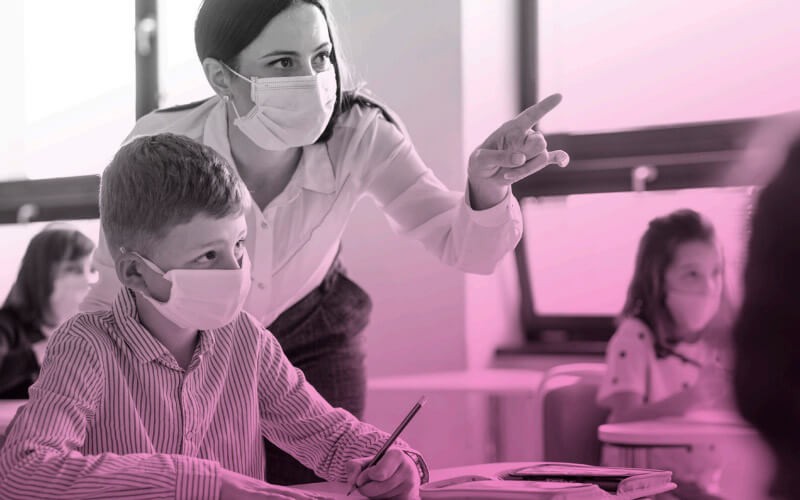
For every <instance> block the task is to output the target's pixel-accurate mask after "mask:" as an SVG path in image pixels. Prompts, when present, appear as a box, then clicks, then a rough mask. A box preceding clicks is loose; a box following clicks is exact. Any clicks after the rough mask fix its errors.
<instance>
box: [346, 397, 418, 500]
mask: <svg viewBox="0 0 800 500" xmlns="http://www.w3.org/2000/svg"><path fill="white" fill-rule="evenodd" d="M425 401H426V399H425V396H422V397H421V398H419V401H417V404H415V405H414V406H413V407H412V408H411V410H410V411H409V412H408V415H406V418H404V419H403V421H402V422H400V425H398V426H397V428H396V429H395V430H394V432H392V435H391V436H389V439H387V440H386V442H385V443H383V446H382V447H381V449H380V450H378V453H376V454H375V456H374V457H372V460H370V461H369V463H367V465H365V466H364V467H363V468H362V469H361V470H362V471H363V470H366V469H369V468H370V467H372V466H374V465H376V464H377V463H378V462H380V461H381V459H382V458H383V456H384V455H385V454H386V452H387V451H389V448H390V447H391V446H392V445H393V444H394V442H395V441H396V440H397V438H398V437H400V433H401V432H403V429H405V428H406V426H407V425H408V424H409V422H411V419H412V418H414V415H416V414H417V412H418V411H419V410H420V408H422V405H424V404H425ZM357 480H358V476H356V481H357ZM355 489H356V483H353V486H351V487H350V491H348V492H347V495H348V496H349V495H350V494H351V493H352V492H353V490H355Z"/></svg>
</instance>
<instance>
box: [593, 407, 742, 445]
mask: <svg viewBox="0 0 800 500" xmlns="http://www.w3.org/2000/svg"><path fill="white" fill-rule="evenodd" d="M597 434H598V436H599V437H600V440H601V441H603V442H605V443H613V444H622V445H633V446H668V445H679V444H692V443H696V442H698V441H705V440H714V439H719V438H732V437H753V436H757V435H758V433H757V432H756V430H755V429H753V428H752V427H749V426H748V425H746V424H745V423H744V422H742V421H740V420H738V419H736V418H735V417H734V416H732V415H730V414H726V413H716V414H714V413H712V412H709V413H707V414H699V413H698V414H694V415H692V414H689V415H687V417H680V418H678V417H671V418H662V419H658V420H648V421H641V422H623V423H616V424H605V425H601V426H600V427H599V428H598V430H597Z"/></svg>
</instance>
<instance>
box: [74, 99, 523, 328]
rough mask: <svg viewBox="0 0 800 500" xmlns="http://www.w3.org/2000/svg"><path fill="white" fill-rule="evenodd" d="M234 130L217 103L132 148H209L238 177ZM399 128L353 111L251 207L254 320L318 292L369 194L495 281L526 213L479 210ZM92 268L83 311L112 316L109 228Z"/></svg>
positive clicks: (182, 111) (155, 121)
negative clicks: (183, 143) (172, 144)
mask: <svg viewBox="0 0 800 500" xmlns="http://www.w3.org/2000/svg"><path fill="white" fill-rule="evenodd" d="M392 116H393V115H392ZM393 118H394V116H393ZM227 127H228V124H227V119H226V110H225V104H224V102H223V101H222V100H221V99H219V98H218V97H213V98H211V99H209V100H207V101H204V102H202V103H200V104H198V105H196V106H191V107H185V108H178V109H175V110H164V111H156V112H153V113H150V114H149V115H147V116H145V117H143V118H141V119H140V120H139V121H138V122H137V123H136V126H135V128H134V129H133V131H132V132H131V134H130V136H129V137H128V139H127V140H126V141H129V140H131V139H132V138H134V137H137V136H142V135H152V134H157V133H163V132H171V133H175V134H181V135H185V136H188V137H190V138H192V139H194V140H196V141H199V142H202V143H204V144H206V145H208V146H211V147H212V148H214V149H215V150H216V151H217V152H218V153H219V154H220V155H222V157H224V158H225V159H226V160H227V161H228V162H229V163H230V164H231V165H232V166H233V167H234V168H235V163H234V161H233V159H232V155H231V150H230V143H229V142H228V128H227ZM401 128H402V125H400V126H399V127H397V126H395V125H393V124H392V123H390V122H389V121H387V120H386V119H385V118H384V117H383V114H382V113H381V112H380V110H378V109H376V108H372V107H365V106H359V105H357V106H354V107H353V108H352V109H351V110H349V111H348V112H346V113H344V114H343V115H342V116H341V117H340V118H339V120H338V123H337V124H336V126H335V127H334V131H333V135H332V137H331V138H330V140H329V141H328V142H327V143H326V144H312V145H309V146H305V147H304V148H303V154H302V157H301V159H300V163H299V165H298V167H297V170H296V171H295V173H294V175H293V177H292V178H291V180H290V181H289V183H288V185H287V186H286V188H285V189H284V190H283V191H282V192H281V193H280V194H279V195H278V196H277V197H276V198H275V199H274V200H272V202H270V203H269V205H267V206H266V208H265V209H264V210H263V211H262V210H260V209H259V207H258V205H257V204H256V203H251V204H250V208H249V210H248V212H247V214H246V219H247V227H248V237H247V240H246V247H247V251H248V253H249V255H250V258H251V261H252V263H253V266H252V281H253V286H252V287H251V290H250V294H249V296H248V298H247V302H246V303H245V310H246V311H248V312H249V313H251V314H253V315H254V316H255V317H256V318H258V319H259V320H260V321H262V322H263V324H265V325H269V324H270V323H271V322H272V321H273V320H274V319H275V318H277V316H278V315H280V313H282V312H283V311H284V310H286V309H287V308H289V307H290V306H291V305H293V304H294V303H296V302H297V301H298V300H300V299H301V298H303V297H304V296H305V295H306V294H308V293H309V292H310V291H311V290H313V289H314V288H315V287H317V286H318V285H319V284H320V283H321V282H322V279H323V277H324V276H325V274H326V272H327V271H328V269H329V267H330V266H331V264H332V262H333V260H334V259H335V257H336V253H337V251H338V247H339V243H340V240H341V237H342V233H343V232H344V229H345V224H346V223H347V220H348V218H349V216H350V212H351V211H352V210H353V207H354V206H355V205H356V204H357V202H358V201H359V200H360V199H361V197H363V196H365V195H367V196H371V197H372V198H374V199H375V201H376V202H377V203H378V205H379V206H380V207H381V208H382V209H383V210H384V212H385V213H386V215H387V218H388V219H389V222H390V223H391V226H392V228H393V229H394V230H395V232H397V233H400V234H406V235H408V236H410V237H412V238H415V239H416V240H418V241H420V242H421V243H422V244H423V245H424V246H425V248H427V249H428V250H429V251H430V252H431V253H433V254H434V255H435V256H436V257H438V258H439V259H440V260H441V261H442V262H443V263H445V264H447V265H450V266H453V267H456V268H458V269H460V270H462V271H465V272H470V273H479V274H489V273H491V272H493V270H494V268H495V266H496V265H497V263H498V262H499V260H500V259H501V258H502V257H503V256H504V255H505V254H507V253H508V252H509V251H510V250H512V249H513V248H514V247H515V246H516V244H517V243H518V242H519V240H520V238H521V236H522V214H521V212H520V208H519V204H518V203H517V201H516V199H515V198H514V197H513V196H511V194H510V192H509V195H507V196H506V198H505V199H504V200H503V201H501V202H500V203H499V204H497V205H496V206H494V207H491V208H489V209H486V210H480V211H476V210H473V209H472V208H471V207H470V205H469V198H468V192H467V193H459V192H453V191H451V190H449V189H447V188H446V187H445V186H444V185H443V184H442V182H441V181H440V180H439V179H438V178H437V177H436V175H434V173H433V172H432V171H431V170H430V169H429V168H428V167H427V166H426V165H425V163H424V162H423V161H422V159H421V158H420V157H419V156H418V155H417V152H416V151H415V149H414V146H413V145H412V144H411V141H410V140H409V139H408V137H407V136H406V135H405V134H404V133H403V132H402V131H401ZM265 168H266V167H265ZM466 191H468V190H466ZM509 191H510V190H509ZM94 265H95V267H96V268H97V270H98V273H99V279H98V281H97V283H95V284H94V285H93V286H92V288H91V290H90V292H89V295H88V296H87V298H86V299H85V300H84V302H83V304H82V305H81V310H83V311H94V310H98V309H107V308H109V306H110V305H111V303H112V301H113V299H114V297H115V296H116V294H117V291H118V290H119V288H120V286H121V285H120V283H119V281H118V279H117V276H116V273H115V271H114V265H113V261H112V259H111V256H110V253H109V250H108V246H107V244H106V241H105V237H104V236H103V232H102V229H101V231H100V236H99V245H98V249H97V251H96V252H95V255H94Z"/></svg>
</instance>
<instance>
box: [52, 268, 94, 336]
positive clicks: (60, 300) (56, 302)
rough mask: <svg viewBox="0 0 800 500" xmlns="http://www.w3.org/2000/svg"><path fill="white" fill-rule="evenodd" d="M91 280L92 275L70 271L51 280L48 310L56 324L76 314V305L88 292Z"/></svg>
mask: <svg viewBox="0 0 800 500" xmlns="http://www.w3.org/2000/svg"><path fill="white" fill-rule="evenodd" d="M91 282H92V276H89V275H86V274H84V273H80V274H78V273H72V272H65V273H63V274H62V275H61V276H59V277H57V278H56V279H55V280H54V281H53V293H52V294H51V295H50V312H51V314H52V318H53V321H55V322H56V325H58V324H61V323H62V322H64V321H65V320H67V319H69V318H71V317H72V316H74V315H75V314H77V312H78V305H79V304H80V303H81V302H82V301H83V299H84V298H86V295H87V294H88V293H89V284H90V283H91ZM56 325H53V326H56Z"/></svg>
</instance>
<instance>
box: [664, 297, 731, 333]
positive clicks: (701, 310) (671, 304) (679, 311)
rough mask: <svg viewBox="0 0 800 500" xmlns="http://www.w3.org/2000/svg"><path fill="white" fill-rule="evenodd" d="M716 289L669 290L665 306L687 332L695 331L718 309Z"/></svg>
mask: <svg viewBox="0 0 800 500" xmlns="http://www.w3.org/2000/svg"><path fill="white" fill-rule="evenodd" d="M719 303H720V294H719V291H718V290H715V291H713V292H710V293H697V292H687V291H678V290H670V291H668V292H667V307H668V308H669V311H670V313H671V314H672V318H673V319H674V320H675V323H677V324H678V325H679V326H680V327H683V328H685V329H686V330H687V331H688V332H689V333H697V332H699V331H700V330H702V329H703V328H705V327H706V326H708V323H709V322H710V321H711V319H712V318H713V317H714V315H715V314H716V313H717V310H719Z"/></svg>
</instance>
